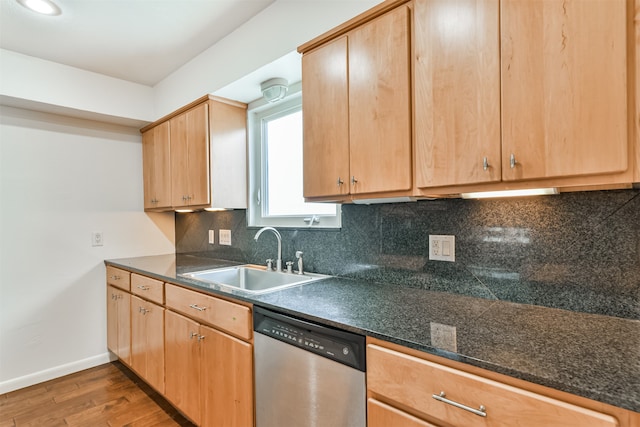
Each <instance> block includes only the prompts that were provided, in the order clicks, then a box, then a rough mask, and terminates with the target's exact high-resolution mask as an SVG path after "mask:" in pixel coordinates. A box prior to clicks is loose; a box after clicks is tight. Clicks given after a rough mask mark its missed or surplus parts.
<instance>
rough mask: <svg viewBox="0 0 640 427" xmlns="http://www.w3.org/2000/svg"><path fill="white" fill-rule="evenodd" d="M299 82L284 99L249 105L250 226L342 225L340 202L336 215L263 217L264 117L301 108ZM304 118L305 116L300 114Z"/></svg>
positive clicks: (315, 227) (264, 177) (256, 102)
mask: <svg viewBox="0 0 640 427" xmlns="http://www.w3.org/2000/svg"><path fill="white" fill-rule="evenodd" d="M300 86H301V85H300V84H296V85H292V86H290V87H289V93H288V95H287V97H286V98H285V99H283V100H282V101H278V102H277V103H272V104H270V103H268V102H267V101H265V100H264V99H259V100H257V101H254V102H252V103H250V104H249V108H248V113H247V114H248V120H247V125H248V129H249V133H248V135H249V150H248V151H249V200H248V206H247V225H248V226H249V227H265V226H271V227H278V228H306V229H310V228H312V229H317V228H320V229H327V228H333V229H335V228H341V226H342V214H341V205H340V204H336V205H335V206H336V212H335V215H313V216H311V215H290V216H266V213H265V212H264V211H265V210H266V209H264V207H263V205H264V201H265V200H266V199H267V198H268V194H267V184H266V182H265V179H266V156H265V155H264V154H263V149H262V147H263V141H262V135H263V122H262V121H263V119H265V118H268V117H273V116H276V115H278V114H282V113H283V112H285V111H288V110H293V109H298V108H302V91H301V87H300ZM303 120H304V117H303Z"/></svg>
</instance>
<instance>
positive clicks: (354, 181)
mask: <svg viewBox="0 0 640 427" xmlns="http://www.w3.org/2000/svg"><path fill="white" fill-rule="evenodd" d="M357 182H358V180H357V179H356V177H355V175H354V176H352V177H351V185H356V183H357Z"/></svg>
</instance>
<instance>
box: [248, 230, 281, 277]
mask: <svg viewBox="0 0 640 427" xmlns="http://www.w3.org/2000/svg"><path fill="white" fill-rule="evenodd" d="M267 230H269V231H272V232H273V234H275V235H276V238H277V239H278V259H277V260H276V271H282V236H281V235H280V232H279V231H278V230H276V229H275V228H273V227H262V228H261V229H260V230H258V232H257V233H256V235H255V236H254V237H253V240H255V241H256V242H257V241H258V237H260V235H261V234H262V232H263V231H267Z"/></svg>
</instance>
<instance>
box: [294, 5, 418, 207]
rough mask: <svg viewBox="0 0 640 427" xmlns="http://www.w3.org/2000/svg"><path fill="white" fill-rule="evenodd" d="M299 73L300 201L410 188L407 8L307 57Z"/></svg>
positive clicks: (324, 46)
mask: <svg viewBox="0 0 640 427" xmlns="http://www.w3.org/2000/svg"><path fill="white" fill-rule="evenodd" d="M302 74H303V78H302V91H303V94H304V96H303V101H302V102H303V106H302V108H303V114H304V152H303V153H304V154H303V156H304V196H305V197H307V198H314V197H315V198H318V197H322V198H325V199H327V198H332V199H335V200H339V199H346V198H348V197H347V195H349V194H350V195H356V196H357V195H360V194H372V193H391V192H399V191H407V190H410V189H411V188H412V181H413V174H412V167H411V165H412V161H411V158H412V157H411V156H412V139H411V99H412V97H411V11H410V8H409V7H408V6H407V5H401V6H398V7H396V8H395V9H392V10H390V11H388V12H386V13H384V14H382V15H380V16H378V17H375V18H373V19H372V20H370V21H368V22H367V23H365V24H363V25H361V26H357V27H355V28H353V29H352V30H351V31H348V32H346V34H343V35H340V36H339V37H337V38H335V39H332V40H330V41H328V42H326V43H323V44H321V45H320V46H318V47H315V48H314V49H313V50H309V51H305V52H304V56H303V57H302Z"/></svg>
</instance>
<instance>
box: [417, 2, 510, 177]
mask: <svg viewBox="0 0 640 427" xmlns="http://www.w3.org/2000/svg"><path fill="white" fill-rule="evenodd" d="M414 49H415V62H414V67H415V68H414V73H415V79H414V81H415V83H414V84H415V88H414V93H415V112H414V129H415V168H416V186H417V187H437V186H446V185H461V184H470V183H483V182H494V181H500V179H501V165H500V162H501V153H500V56H499V55H500V52H499V50H500V35H499V2H498V0H415V1H414Z"/></svg>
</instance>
